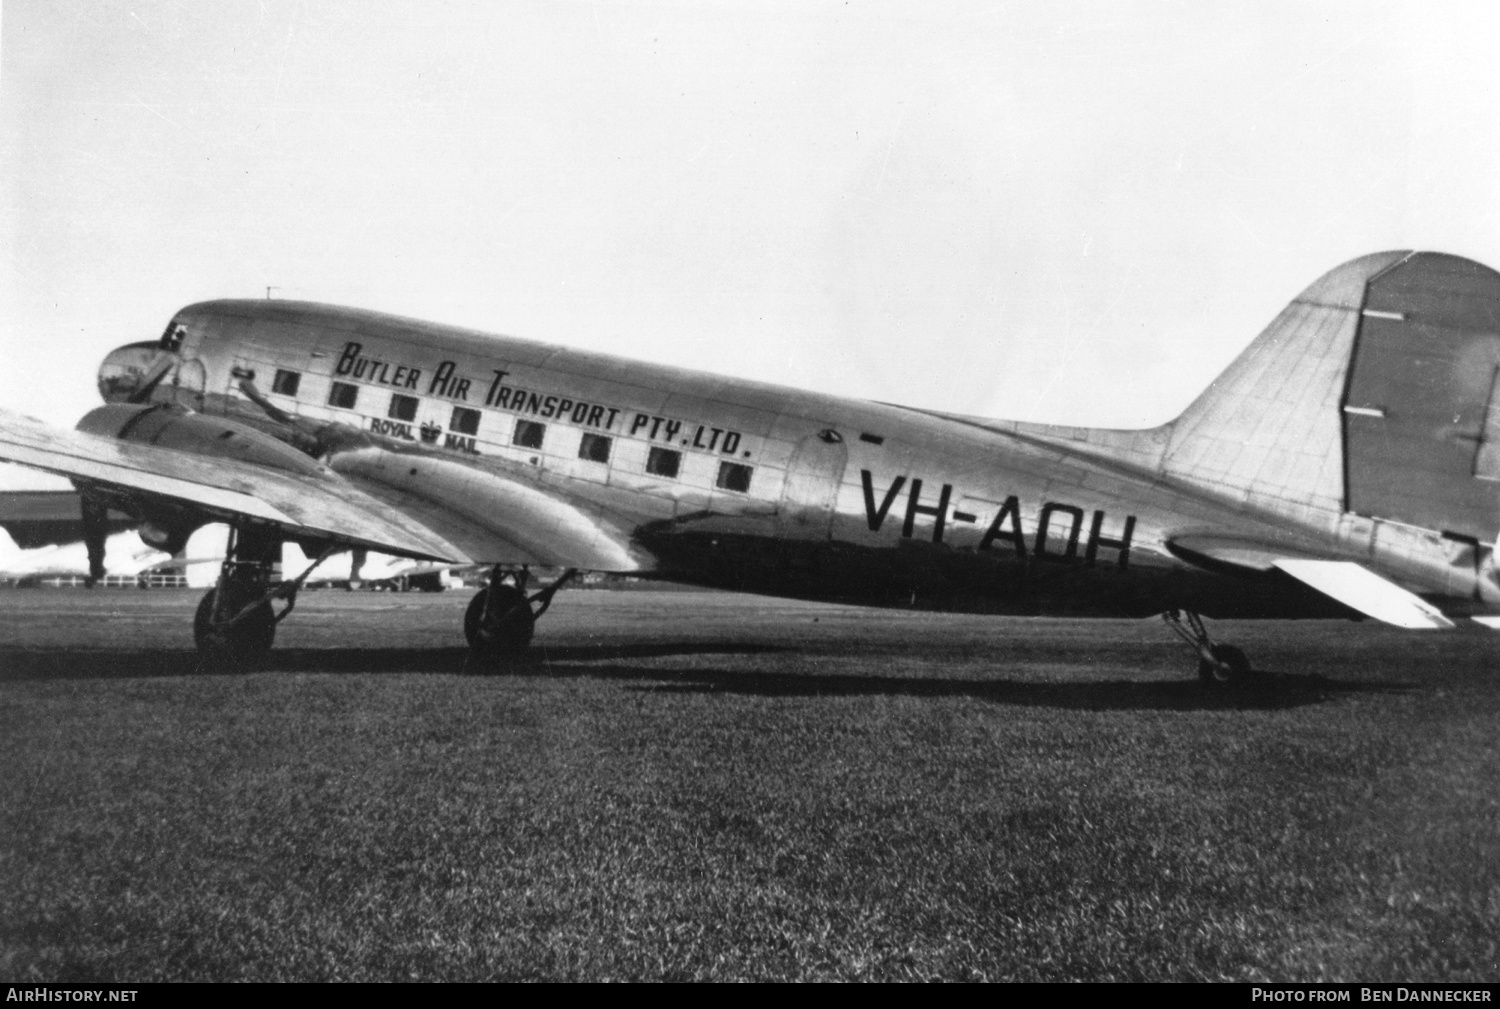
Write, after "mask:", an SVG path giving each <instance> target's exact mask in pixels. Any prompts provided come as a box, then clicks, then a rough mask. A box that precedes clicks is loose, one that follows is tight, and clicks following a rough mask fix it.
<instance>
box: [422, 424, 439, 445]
mask: <svg viewBox="0 0 1500 1009" xmlns="http://www.w3.org/2000/svg"><path fill="white" fill-rule="evenodd" d="M421 431H422V440H423V441H426V442H434V441H437V440H438V435H440V434H442V433H443V429H442V427H440V426H439V425H437V424H434V423H433V422H432V421H430V420H429V421H428V422H427V423H425V424H423V425H422V427H421Z"/></svg>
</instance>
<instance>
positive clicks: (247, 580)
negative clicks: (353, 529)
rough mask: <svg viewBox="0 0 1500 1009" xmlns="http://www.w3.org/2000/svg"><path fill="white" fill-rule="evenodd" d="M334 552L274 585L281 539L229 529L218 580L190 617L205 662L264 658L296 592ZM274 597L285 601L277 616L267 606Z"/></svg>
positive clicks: (249, 662) (245, 663)
mask: <svg viewBox="0 0 1500 1009" xmlns="http://www.w3.org/2000/svg"><path fill="white" fill-rule="evenodd" d="M334 549H335V548H334V547H332V546H330V547H328V548H327V549H325V550H324V551H323V552H322V553H321V554H320V555H319V556H318V559H317V560H315V561H313V562H312V564H311V565H309V566H308V568H307V570H306V571H304V572H302V574H300V575H298V576H297V577H296V578H294V579H292V580H291V581H279V582H278V581H273V580H272V576H273V574H274V573H275V566H276V562H277V561H279V560H280V559H281V539H280V538H279V537H277V536H275V535H274V534H270V533H266V532H263V531H259V530H249V529H240V528H231V529H230V530H229V545H228V548H227V550H226V551H225V554H224V564H223V565H222V566H221V567H220V568H219V581H218V583H217V584H216V585H215V586H214V587H213V588H212V589H210V590H209V591H208V593H207V594H206V595H205V596H204V597H203V599H202V600H201V601H200V602H199V603H198V612H197V613H196V614H195V615H194V616H193V640H194V642H195V643H196V644H197V646H198V654H199V655H200V656H201V657H202V659H203V661H204V662H205V663H209V664H213V665H229V666H236V667H245V666H253V665H255V664H256V663H258V662H260V661H261V660H262V659H264V658H265V657H266V653H268V652H269V651H270V650H271V645H272V644H273V643H274V642H275V640H276V625H277V624H279V623H281V621H283V620H285V619H286V618H287V616H288V615H289V614H290V613H291V612H292V608H293V607H294V606H296V605H297V590H298V589H300V588H301V587H302V583H303V582H304V581H306V579H307V576H308V575H310V574H312V572H313V568H316V567H317V566H318V565H319V564H321V563H322V562H323V561H324V560H325V559H327V557H328V555H329V554H331V553H333V551H334ZM278 599H281V600H285V602H286V607H285V608H284V609H282V610H281V612H279V613H278V612H276V610H275V609H274V608H272V606H271V603H272V602H273V601H275V600H278Z"/></svg>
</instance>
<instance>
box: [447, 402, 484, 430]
mask: <svg viewBox="0 0 1500 1009" xmlns="http://www.w3.org/2000/svg"><path fill="white" fill-rule="evenodd" d="M448 430H450V431H456V432H457V433H459V434H478V433H479V411H478V410H470V409H469V408H468V407H466V406H455V407H454V408H453V419H452V420H451V421H449V422H448Z"/></svg>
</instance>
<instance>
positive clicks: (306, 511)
mask: <svg viewBox="0 0 1500 1009" xmlns="http://www.w3.org/2000/svg"><path fill="white" fill-rule="evenodd" d="M0 460H5V461H9V462H15V463H20V464H21V465H24V466H29V467H32V468H34V469H39V470H44V471H46V472H49V473H56V474H59V475H61V476H66V477H70V478H72V479H74V480H78V481H85V482H90V483H95V484H101V485H105V486H109V487H113V488H121V489H124V490H127V491H130V492H134V493H137V494H143V495H148V496H153V497H158V498H164V499H168V500H170V501H173V502H177V503H180V504H187V505H190V506H193V507H195V508H197V509H200V510H201V511H202V512H203V513H204V515H205V518H206V520H209V521H215V520H218V521H222V520H225V519H232V518H234V517H245V518H250V519H254V520H258V521H261V522H267V523H271V524H273V525H275V526H278V527H280V528H281V529H283V530H284V531H286V532H287V533H288V534H290V535H293V536H304V537H316V538H321V539H327V540H332V541H336V542H338V543H344V544H349V545H351V546H364V547H372V548H375V549H378V550H380V551H383V552H385V553H391V554H398V555H401V556H407V557H415V558H421V559H426V560H442V561H450V562H454V563H469V562H470V561H471V560H472V559H471V558H470V557H469V556H468V555H467V554H466V553H465V552H464V551H462V550H460V549H459V548H458V547H456V546H454V545H453V544H452V543H451V542H449V541H448V540H446V539H445V538H443V537H441V536H439V535H437V534H436V533H434V532H433V531H432V530H430V529H428V528H427V527H426V526H424V525H422V524H421V523H419V522H416V521H414V520H412V519H411V518H410V517H408V516H406V515H404V514H402V513H401V512H399V511H397V510H395V509H392V508H390V507H389V506H387V505H384V504H382V503H381V502H380V501H378V500H376V499H375V498H373V497H370V496H369V495H367V494H365V493H364V492H363V491H360V490H359V489H357V488H355V487H353V486H352V485H350V484H349V482H348V481H346V480H344V479H343V478H342V477H339V476H337V475H334V474H327V475H322V474H319V475H311V474H299V473H290V472H286V471H283V470H277V469H273V468H271V467H267V466H262V465H256V464H253V463H248V462H243V461H240V460H237V459H228V458H223V457H213V458H210V457H204V456H198V455H193V454H190V453H186V452H179V451H176V450H173V449H166V448H159V447H156V446H153V445H144V444H136V443H126V442H121V441H118V440H116V439H113V438H107V437H102V436H99V435H93V434H88V433H85V432H80V431H64V430H60V429H57V428H53V427H50V426H48V425H46V424H42V423H41V422H39V421H36V420H33V419H32V418H29V417H24V416H22V415H20V414H18V413H15V412H14V411H10V410H3V409H0Z"/></svg>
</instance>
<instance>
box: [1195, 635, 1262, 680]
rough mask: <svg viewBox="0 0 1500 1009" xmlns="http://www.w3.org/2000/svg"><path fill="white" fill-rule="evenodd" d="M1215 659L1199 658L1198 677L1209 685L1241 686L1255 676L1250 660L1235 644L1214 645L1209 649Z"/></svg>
mask: <svg viewBox="0 0 1500 1009" xmlns="http://www.w3.org/2000/svg"><path fill="white" fill-rule="evenodd" d="M1209 650H1210V651H1211V652H1212V653H1213V657H1214V661H1212V662H1210V661H1208V660H1207V659H1200V660H1198V679H1200V680H1202V681H1203V682H1204V683H1205V684H1208V685H1209V686H1239V685H1241V684H1244V683H1246V682H1248V681H1249V680H1251V679H1252V678H1253V677H1254V676H1255V670H1253V669H1251V668H1250V660H1249V659H1248V658H1246V657H1245V653H1244V652H1242V651H1240V650H1239V649H1238V648H1236V647H1234V646H1233V645H1214V646H1213V647H1212V648H1211V649H1209Z"/></svg>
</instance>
